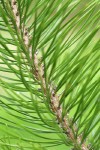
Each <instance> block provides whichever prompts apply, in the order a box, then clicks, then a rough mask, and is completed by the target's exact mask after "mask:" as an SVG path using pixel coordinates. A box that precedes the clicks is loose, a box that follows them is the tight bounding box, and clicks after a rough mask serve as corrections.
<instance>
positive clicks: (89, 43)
mask: <svg viewBox="0 0 100 150" xmlns="http://www.w3.org/2000/svg"><path fill="white" fill-rule="evenodd" d="M17 3H18V10H19V13H20V19H21V22H20V25H22V24H24V25H25V26H26V27H27V28H28V33H29V37H30V43H29V44H30V45H29V46H32V60H30V57H29V49H27V47H26V45H25V44H24V41H23V32H21V33H20V34H19V31H18V29H17V26H16V21H15V18H14V15H13V12H12V8H11V0H0V87H1V92H0V114H1V115H0V150H15V149H16V150H17V149H20V150H31V149H34V150H35V149H36V150H42V149H43V150H45V149H46V150H54V149H55V150H59V149H62V150H63V149H68V150H70V149H71V147H73V143H71V142H70V141H69V139H68V137H67V136H66V135H65V134H64V133H63V131H62V129H61V128H60V127H59V125H58V124H57V121H56V118H55V115H54V114H53V113H52V111H51V109H50V96H49V95H48V97H45V95H44V93H43V91H42V90H41V89H40V82H39V81H37V80H36V78H35V76H34V75H33V70H32V69H33V63H34V53H35V52H36V50H38V55H39V56H40V57H42V58H41V61H42V63H43V64H44V66H45V79H46V83H47V85H48V84H50V83H52V84H54V85H55V86H56V92H57V94H58V95H60V104H61V105H62V106H63V115H65V114H66V113H69V117H70V118H72V125H71V127H72V126H73V124H74V123H75V124H77V128H78V130H77V132H76V133H75V136H76V138H77V137H78V135H80V134H82V141H81V142H83V141H84V140H86V143H87V144H91V145H90V150H92V148H93V150H99V148H100V142H99V139H100V128H99V116H100V113H99V105H100V103H99V82H100V78H99V57H100V51H99V50H100V40H99V38H98V36H99V34H100V32H99V29H100V22H99V18H100V10H99V6H100V1H99V0H89V1H87V0H17Z"/></svg>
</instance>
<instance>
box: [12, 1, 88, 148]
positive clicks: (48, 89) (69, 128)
mask: <svg viewBox="0 0 100 150" xmlns="http://www.w3.org/2000/svg"><path fill="white" fill-rule="evenodd" d="M11 7H12V10H13V14H14V17H15V21H16V26H17V29H18V31H19V33H21V32H23V43H24V44H25V46H26V47H27V51H29V54H30V55H29V56H30V60H32V46H30V47H29V42H30V38H29V33H28V30H27V28H26V27H25V25H23V24H22V25H20V22H21V21H20V16H19V12H18V7H17V2H16V1H15V0H12V1H11ZM32 70H34V72H33V76H35V78H36V80H38V82H40V86H41V89H42V91H43V94H44V96H45V97H46V98H48V93H49V95H50V108H51V111H52V112H53V113H54V115H55V117H56V119H57V121H58V124H59V127H60V128H61V129H62V131H63V132H64V134H66V136H67V137H68V138H69V140H70V141H71V142H72V143H73V145H74V149H75V150H76V149H77V150H80V149H81V150H89V147H88V145H87V144H86V141H85V142H82V135H79V136H77V137H76V136H75V133H76V132H77V126H76V125H75V123H74V124H72V121H71V120H72V119H71V118H69V116H68V113H67V114H66V116H63V114H62V111H63V110H62V109H63V108H62V106H61V104H60V102H59V101H60V97H59V96H58V94H57V93H56V89H55V86H54V85H52V84H50V83H46V79H45V76H44V73H45V67H44V65H43V64H42V63H41V62H40V61H39V58H38V54H37V52H35V53H34V67H33V68H32Z"/></svg>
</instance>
